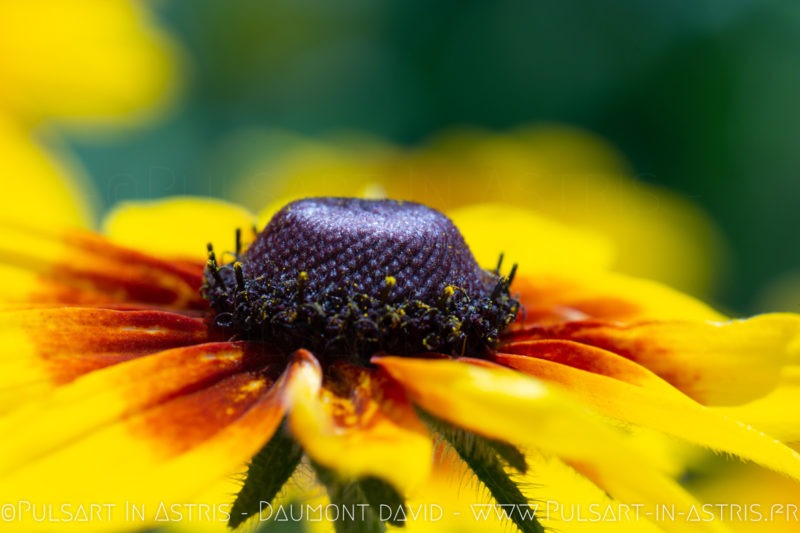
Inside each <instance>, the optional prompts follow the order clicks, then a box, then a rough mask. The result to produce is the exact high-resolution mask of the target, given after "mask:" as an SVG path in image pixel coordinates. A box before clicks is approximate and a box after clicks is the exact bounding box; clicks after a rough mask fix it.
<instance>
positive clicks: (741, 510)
mask: <svg viewBox="0 0 800 533" xmlns="http://www.w3.org/2000/svg"><path fill="white" fill-rule="evenodd" d="M689 483H690V486H691V489H692V490H693V491H694V492H696V493H698V494H699V495H700V496H701V497H702V498H703V500H704V501H707V502H709V503H711V504H714V506H713V507H712V509H714V511H716V513H717V514H719V515H720V516H721V517H723V518H724V520H725V521H726V522H727V523H729V524H730V526H731V529H733V530H734V531H736V533H760V532H762V531H769V532H770V533H796V532H797V526H798V524H799V523H800V486H798V484H797V483H795V482H794V481H793V480H791V479H789V478H787V477H784V476H780V475H778V474H776V473H774V472H770V471H768V470H764V469H762V468H758V467H756V466H755V465H746V464H740V465H730V464H725V465H723V466H722V468H718V469H713V470H711V471H710V472H709V475H705V476H703V475H700V476H696V477H695V478H694V479H692V480H690V482H689Z"/></svg>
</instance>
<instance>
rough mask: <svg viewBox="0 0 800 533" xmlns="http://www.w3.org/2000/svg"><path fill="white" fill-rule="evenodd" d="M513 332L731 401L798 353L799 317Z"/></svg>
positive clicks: (767, 381) (757, 392)
mask: <svg viewBox="0 0 800 533" xmlns="http://www.w3.org/2000/svg"><path fill="white" fill-rule="evenodd" d="M513 336H514V337H515V338H523V337H526V336H527V338H530V339H534V338H536V339H546V338H558V339H569V340H574V341H577V342H581V343H584V344H590V345H593V346H599V347H601V348H605V349H607V350H610V351H612V352H615V353H618V354H620V355H623V356H624V357H627V358H628V359H631V360H632V361H635V362H637V363H639V364H640V365H642V366H644V367H647V368H648V369H650V370H652V371H653V372H655V373H656V374H658V375H659V376H661V377H662V378H664V379H665V380H667V381H668V382H670V383H671V384H673V385H674V386H675V387H677V388H679V389H680V390H681V391H683V392H685V393H686V394H688V395H689V396H691V397H692V398H694V399H695V400H697V401H698V402H700V403H703V404H706V405H735V404H741V403H744V402H747V401H750V400H753V399H755V398H758V397H761V396H764V395H765V394H767V393H768V392H770V391H771V390H772V389H773V388H774V387H775V386H776V385H777V384H778V379H779V377H780V371H781V369H782V368H783V366H784V365H785V364H787V363H788V362H789V361H791V360H792V359H796V358H797V357H798V355H799V354H800V315H791V314H769V315H759V316H756V317H753V318H750V319H746V320H731V321H728V322H689V321H674V320H661V321H653V322H641V323H633V324H622V323H614V322H607V321H599V320H596V321H583V322H581V321H576V322H571V323H566V324H562V325H554V326H549V327H548V326H544V327H541V328H537V327H535V326H531V327H530V328H526V329H525V330H521V331H518V332H516V333H514V334H513Z"/></svg>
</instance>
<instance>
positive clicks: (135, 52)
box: [0, 0, 177, 226]
mask: <svg viewBox="0 0 800 533" xmlns="http://www.w3.org/2000/svg"><path fill="white" fill-rule="evenodd" d="M175 67H176V53H175V50H174V49H173V46H172V44H171V43H170V41H169V40H168V39H167V38H166V36H165V35H164V34H163V33H162V32H160V31H159V30H158V29H157V27H156V26H155V25H154V24H153V23H152V21H151V20H150V18H149V16H148V14H147V11H146V9H145V7H144V6H143V4H142V3H140V2H136V1H132V0H75V1H67V0H41V1H36V2H17V1H14V0H2V1H0V156H2V159H3V184H4V187H5V193H4V194H3V195H2V196H0V210H2V211H3V212H4V213H6V214H8V215H10V216H12V217H18V216H21V215H23V213H24V211H27V212H28V213H30V212H31V211H33V212H35V213H36V214H37V215H36V216H35V217H28V218H29V219H30V223H32V224H42V225H48V224H52V223H54V222H56V221H58V222H60V223H69V224H71V225H79V226H90V225H92V224H93V223H94V216H95V215H94V212H93V211H94V209H93V207H94V205H93V204H94V203H95V201H96V199H95V198H91V197H89V198H87V196H86V195H85V194H82V193H80V192H79V191H80V190H83V191H85V190H87V189H89V183H88V180H86V179H84V178H83V177H82V172H81V169H80V166H79V165H78V164H77V163H76V162H75V161H73V160H71V159H70V157H69V156H68V155H67V154H66V153H65V151H64V150H63V149H60V148H59V147H58V141H57V136H56V135H54V132H53V131H52V130H51V129H50V126H51V125H52V124H53V123H55V122H57V123H58V125H59V126H69V127H71V128H83V129H84V130H85V131H88V129H89V127H95V126H100V125H102V126H115V127H119V126H121V125H123V124H128V123H135V122H138V121H140V120H141V119H142V118H144V117H145V116H146V115H148V114H150V113H153V112H154V111H155V110H156V109H157V108H158V107H159V106H162V105H163V104H164V103H165V102H166V101H167V99H168V98H169V96H170V94H171V93H172V92H173V91H174V89H175V86H176V81H177V78H176V68H175ZM103 131H104V132H105V133H107V131H108V130H103ZM41 191H49V193H48V194H42V193H41Z"/></svg>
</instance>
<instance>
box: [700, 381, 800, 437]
mask: <svg viewBox="0 0 800 533" xmlns="http://www.w3.org/2000/svg"><path fill="white" fill-rule="evenodd" d="M798 405H800V366H798V365H790V366H787V367H786V368H784V369H783V372H782V375H781V380H780V384H779V385H778V387H777V388H776V389H775V390H774V391H772V392H771V393H769V394H768V395H767V396H764V397H763V398H759V399H757V400H754V401H752V402H749V403H746V404H744V405H738V406H734V407H718V408H715V411H717V412H719V413H721V414H723V415H725V416H729V417H731V418H735V419H737V420H742V421H744V422H746V423H748V424H752V425H753V426H755V427H757V428H759V429H762V430H764V431H766V432H767V433H769V434H770V435H773V436H775V437H776V438H778V439H780V440H781V441H783V442H786V443H789V444H791V445H793V446H794V447H795V448H797V447H798V446H800V410H799V409H797V406H798Z"/></svg>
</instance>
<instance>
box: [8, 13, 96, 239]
mask: <svg viewBox="0 0 800 533" xmlns="http://www.w3.org/2000/svg"><path fill="white" fill-rule="evenodd" d="M4 5H12V3H10V2H6V3H5V4H4ZM0 13H2V9H0ZM1 24H2V23H0V25H1ZM0 40H2V36H0ZM0 57H2V56H0ZM0 62H2V59H0ZM0 86H2V82H1V81H0ZM1 91H2V89H0V92H1ZM0 154H2V156H3V194H0V214H2V219H0V225H2V224H3V222H2V220H3V219H7V220H11V221H15V222H24V223H25V224H27V225H29V226H37V227H43V228H69V227H79V228H82V227H89V226H90V225H91V224H92V223H93V220H92V218H93V213H92V206H91V204H90V203H89V202H88V200H87V198H86V194H84V193H86V192H88V191H87V189H88V184H87V183H86V182H85V181H86V180H83V179H81V176H80V170H79V168H78V166H77V165H75V164H69V163H68V162H69V159H67V158H66V157H63V154H61V155H62V157H60V158H59V159H56V158H54V157H52V155H50V154H48V153H47V152H45V150H44V149H43V148H42V146H41V145H40V144H38V143H37V141H36V140H34V139H32V138H31V136H30V135H29V134H27V133H25V132H23V131H22V130H21V129H20V128H19V127H18V126H15V125H14V124H12V123H11V122H9V121H7V120H6V119H5V118H2V117H0Z"/></svg>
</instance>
